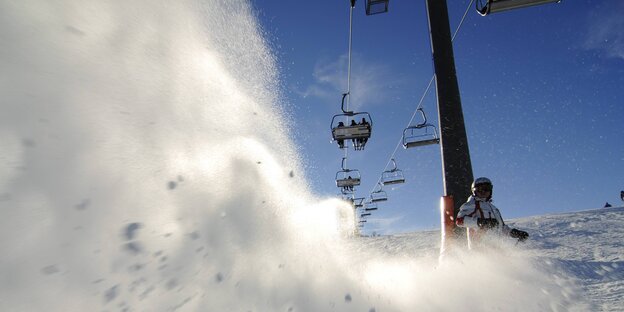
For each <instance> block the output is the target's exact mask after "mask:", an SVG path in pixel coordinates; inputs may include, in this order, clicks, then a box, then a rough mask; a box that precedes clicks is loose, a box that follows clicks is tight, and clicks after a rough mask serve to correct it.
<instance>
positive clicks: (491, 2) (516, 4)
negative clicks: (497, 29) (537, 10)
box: [476, 0, 561, 16]
mask: <svg viewBox="0 0 624 312" xmlns="http://www.w3.org/2000/svg"><path fill="white" fill-rule="evenodd" d="M483 2H485V3H483ZM551 2H557V3H559V2H561V0H477V3H476V8H477V12H479V14H481V16H486V15H488V14H490V13H497V12H503V11H508V10H513V9H519V8H524V7H528V6H533V5H538V4H546V3H551Z"/></svg>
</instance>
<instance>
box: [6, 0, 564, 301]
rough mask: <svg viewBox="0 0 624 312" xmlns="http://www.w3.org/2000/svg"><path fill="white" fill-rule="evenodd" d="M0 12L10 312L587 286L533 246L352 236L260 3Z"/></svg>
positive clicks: (528, 295) (560, 292)
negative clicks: (286, 109) (313, 185)
mask: <svg viewBox="0 0 624 312" xmlns="http://www.w3.org/2000/svg"><path fill="white" fill-rule="evenodd" d="M0 26H1V27H0V40H1V42H0V46H2V47H3V49H1V50H0V66H1V67H2V69H3V70H2V76H1V79H0V89H1V94H2V95H3V98H2V103H1V106H0V151H1V153H0V211H1V212H2V217H1V218H0V243H1V245H2V248H3V250H2V255H1V256H0V278H1V279H2V283H1V284H0V310H2V311H94V310H96V311H136V310H140V311H143V310H147V311H331V310H335V311H400V310H403V311H406V310H410V311H415V310H448V309H451V308H462V307H468V308H469V309H475V310H484V311H485V310H498V309H501V307H502V309H506V308H507V307H509V306H508V305H509V304H511V306H512V308H511V310H524V309H522V308H521V305H523V304H529V305H531V304H532V306H530V307H536V310H541V309H542V308H544V309H546V310H547V309H549V308H552V310H563V309H565V307H569V304H570V302H572V301H573V300H574V298H573V296H572V295H571V294H573V292H571V291H568V290H569V289H571V288H570V287H568V286H567V285H566V284H565V283H562V282H559V280H556V279H555V280H553V278H552V276H551V275H552V274H550V275H544V272H548V271H549V270H550V269H548V268H541V269H540V268H537V267H535V265H534V264H532V261H531V260H530V259H527V258H526V256H519V255H514V256H513V257H505V258H504V260H503V259H502V258H501V257H498V258H494V259H491V258H484V257H483V258H482V257H478V256H475V257H460V258H458V259H460V260H457V261H456V260H451V261H450V262H448V263H447V264H444V265H446V266H438V265H437V261H436V259H437V256H436V255H435V252H431V249H427V250H429V251H428V252H425V251H422V250H417V249H410V248H403V250H402V251H401V252H399V253H397V252H389V251H387V250H384V248H383V246H385V245H384V244H382V245H379V244H374V242H375V241H374V240H373V241H371V240H366V239H355V240H354V239H345V237H347V236H348V235H347V234H348V233H349V232H350V231H351V230H352V226H353V211H352V210H351V209H350V208H349V206H348V205H346V204H345V203H343V202H341V201H338V200H331V199H330V200H326V201H320V200H319V199H317V198H314V196H313V195H311V194H309V192H308V187H307V184H306V183H307V182H306V181H305V176H304V174H303V173H302V171H301V166H300V160H299V159H298V156H297V154H296V151H295V148H294V147H293V144H292V143H291V142H290V139H289V137H288V135H287V133H286V131H285V130H284V129H283V128H282V124H283V120H284V117H283V116H282V114H281V112H280V111H279V104H280V100H281V99H280V97H279V90H278V85H279V84H278V81H277V78H276V77H277V71H276V69H275V63H274V60H273V56H272V55H271V53H270V51H269V49H268V48H267V46H266V44H265V42H264V41H263V39H262V34H261V32H260V30H259V28H258V26H257V25H256V21H255V19H254V18H253V14H252V13H251V9H250V6H249V5H248V4H247V3H246V2H243V1H232V0H227V1H201V2H199V1H197V2H195V1H175V2H170V1H156V2H155V1H131V2H128V1H118V2H110V1H107V2H102V1H57V2H54V3H50V2H46V1H40V2H37V3H34V2H19V1H12V2H7V1H3V2H0ZM436 239H437V238H436ZM436 239H434V241H435V240H436ZM429 241H431V239H430V240H429ZM416 245H418V242H416V241H413V242H407V243H405V244H404V246H416ZM433 250H435V248H433ZM477 267H486V268H489V270H486V271H485V272H483V271H481V270H477V269H476V268H477ZM564 281H565V279H564ZM475 282H476V283H477V284H478V285H481V286H484V285H488V286H489V289H490V290H489V291H481V288H478V287H476V286H474V284H475ZM449 283H450V285H452V286H451V287H450V291H449V286H448V285H449Z"/></svg>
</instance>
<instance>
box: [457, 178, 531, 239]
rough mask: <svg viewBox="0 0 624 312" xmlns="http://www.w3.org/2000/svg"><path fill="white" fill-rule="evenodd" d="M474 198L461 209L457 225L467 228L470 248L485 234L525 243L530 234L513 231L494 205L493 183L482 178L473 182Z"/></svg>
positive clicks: (469, 199) (470, 198) (471, 197)
mask: <svg viewBox="0 0 624 312" xmlns="http://www.w3.org/2000/svg"><path fill="white" fill-rule="evenodd" d="M471 189H472V196H470V197H469V198H468V201H467V202H466V203H464V204H463V205H462V206H461V207H460V208H459V213H458V214H457V220H456V222H455V224H456V225H457V226H459V227H463V228H467V235H468V248H472V247H473V245H474V244H475V243H477V242H478V241H479V240H480V239H481V237H482V236H483V235H485V234H491V233H493V234H497V235H508V236H511V237H513V238H517V239H518V241H524V240H526V239H527V238H528V237H529V233H527V232H525V231H520V230H517V229H511V228H509V227H508V226H507V225H505V222H504V221H503V217H502V216H501V213H500V211H499V210H498V208H496V206H494V204H492V181H490V179H488V178H485V177H481V178H477V179H476V180H474V182H472V186H471Z"/></svg>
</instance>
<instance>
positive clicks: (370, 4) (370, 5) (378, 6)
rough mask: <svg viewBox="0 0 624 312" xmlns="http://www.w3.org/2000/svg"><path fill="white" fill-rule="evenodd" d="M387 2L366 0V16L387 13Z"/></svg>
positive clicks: (384, 0) (386, 0) (383, 0)
mask: <svg viewBox="0 0 624 312" xmlns="http://www.w3.org/2000/svg"><path fill="white" fill-rule="evenodd" d="M388 1H389V0H366V15H373V14H379V13H386V12H388Z"/></svg>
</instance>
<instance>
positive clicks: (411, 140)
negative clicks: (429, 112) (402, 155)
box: [403, 107, 440, 148]
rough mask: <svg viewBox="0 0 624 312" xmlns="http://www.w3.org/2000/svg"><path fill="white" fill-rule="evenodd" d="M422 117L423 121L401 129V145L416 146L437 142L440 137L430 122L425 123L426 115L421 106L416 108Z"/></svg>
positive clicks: (405, 146) (406, 146)
mask: <svg viewBox="0 0 624 312" xmlns="http://www.w3.org/2000/svg"><path fill="white" fill-rule="evenodd" d="M418 110H419V111H420V113H421V114H422V117H423V122H422V123H420V124H418V125H415V126H410V127H407V128H406V129H405V130H403V147H404V148H410V147H417V146H425V145H431V144H439V143H440V137H438V131H437V130H436V127H435V126H434V125H432V124H429V123H427V116H425V111H424V110H423V109H422V107H420V108H418Z"/></svg>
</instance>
